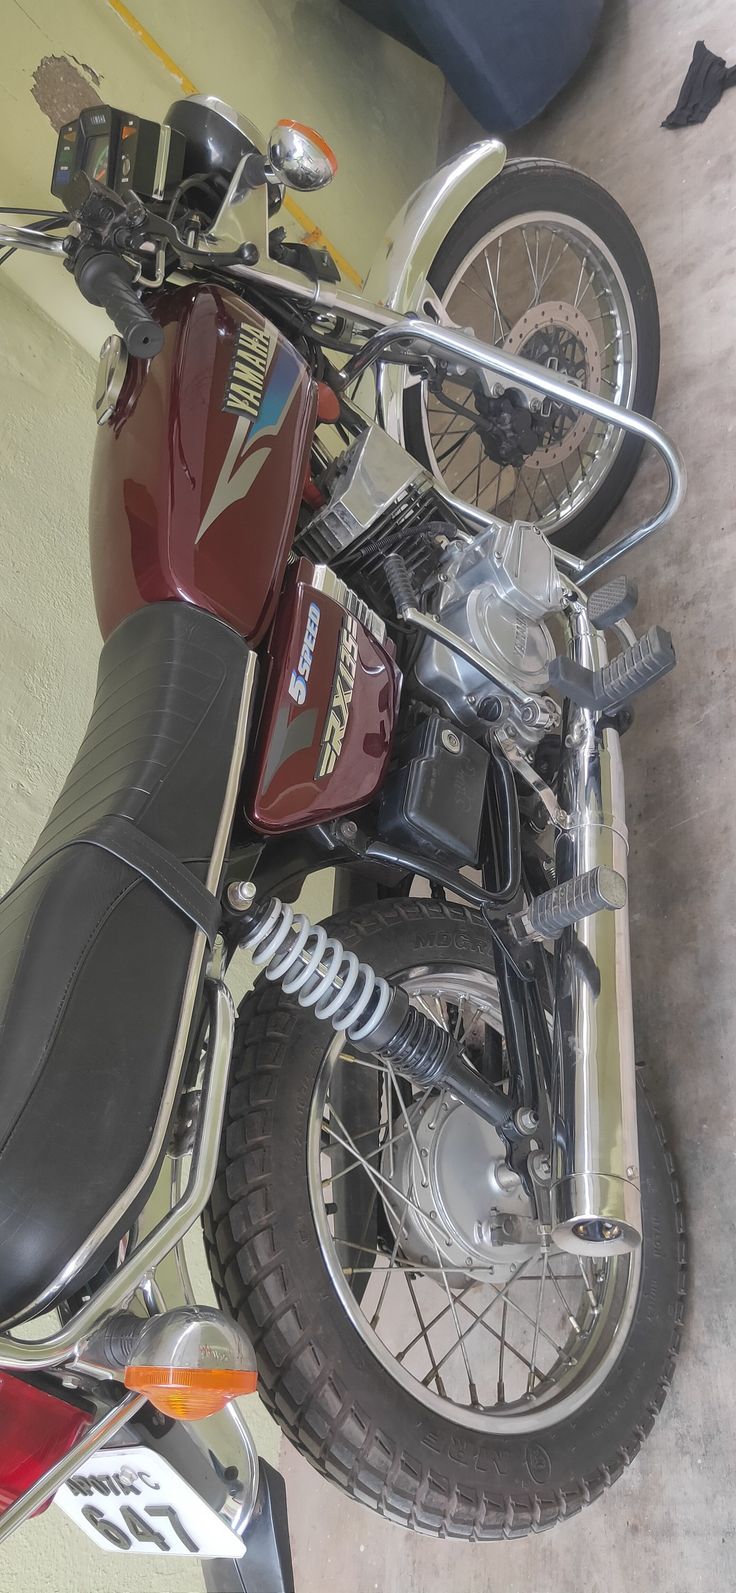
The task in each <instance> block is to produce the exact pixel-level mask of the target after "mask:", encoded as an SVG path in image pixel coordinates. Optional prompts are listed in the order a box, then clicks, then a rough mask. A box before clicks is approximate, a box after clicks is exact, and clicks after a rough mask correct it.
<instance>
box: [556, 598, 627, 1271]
mask: <svg viewBox="0 0 736 1593" xmlns="http://www.w3.org/2000/svg"><path fill="white" fill-rule="evenodd" d="M568 617H569V621H570V625H571V637H570V643H569V645H570V652H571V655H572V657H573V658H574V659H575V660H576V662H577V663H579V664H582V665H584V666H585V667H586V668H589V669H599V668H601V666H602V665H603V664H604V663H605V662H606V658H607V654H606V647H605V642H604V640H603V637H602V636H601V635H600V633H599V632H597V631H595V630H594V629H593V628H592V626H591V624H590V622H589V620H588V615H587V607H586V604H585V600H584V599H582V600H573V602H572V604H571V605H570V610H569V616H568ZM558 794H559V798H560V802H561V804H562V806H563V808H565V810H566V811H567V813H568V815H569V820H568V823H567V825H566V827H565V829H564V830H561V831H560V833H559V835H558V837H557V842H556V860H557V879H558V880H559V881H560V882H561V883H562V882H564V881H566V880H569V879H573V878H575V877H576V876H579V875H581V874H584V873H586V872H587V870H588V869H591V868H595V867H597V866H598V865H599V864H603V865H604V866H605V867H607V868H612V869H614V870H615V871H616V872H617V873H618V874H621V875H623V878H624V879H627V874H628V868H627V854H628V837H627V831H626V823H625V799H624V779H623V762H622V758H621V746H620V738H619V735H618V732H617V731H615V730H613V729H610V728H607V729H602V728H601V725H600V722H599V720H598V718H597V716H596V715H595V714H593V713H591V712H589V711H588V710H587V709H584V708H578V707H575V706H574V705H572V704H570V705H569V708H568V713H567V719H566V722H565V723H564V724H563V756H562V765H561V777H560V788H559V793H558ZM552 1121H553V1169H552V1190H551V1208H552V1234H553V1238H554V1241H555V1243H556V1244H557V1245H559V1246H560V1248H561V1249H563V1250H570V1251H573V1252H574V1253H576V1254H578V1255H582V1256H585V1255H605V1256H609V1255H612V1254H620V1253H623V1252H626V1251H628V1250H631V1249H634V1248H636V1246H637V1245H638V1244H639V1243H640V1241H641V1197H640V1186H639V1170H638V1169H639V1153H638V1134H637V1119H636V1073H635V1053H634V1019H633V1004H632V992H631V964H630V952H629V916H628V908H627V907H626V906H624V907H620V908H617V910H616V911H615V912H612V913H608V912H599V913H594V914H593V915H592V916H591V917H589V918H585V919H583V920H582V921H581V922H580V923H578V924H576V925H575V926H574V927H573V928H570V929H567V930H565V931H564V932H563V934H562V936H561V937H560V939H559V940H558V942H557V945H556V948H555V1031H554V1075H553V1091H552ZM604 1224H606V1225H608V1231H609V1234H610V1237H609V1238H607V1239H606V1238H605V1237H604V1229H603V1226H602V1225H604Z"/></svg>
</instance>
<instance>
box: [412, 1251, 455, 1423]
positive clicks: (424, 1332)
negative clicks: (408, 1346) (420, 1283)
mask: <svg viewBox="0 0 736 1593" xmlns="http://www.w3.org/2000/svg"><path fill="white" fill-rule="evenodd" d="M406 1283H407V1288H408V1290H409V1294H410V1295H411V1300H412V1304H413V1306H414V1310H415V1311H416V1314H417V1321H418V1323H419V1327H420V1329H421V1331H420V1334H419V1337H420V1338H421V1339H423V1340H424V1343H425V1344H426V1346H427V1354H428V1356H429V1359H430V1362H431V1366H432V1380H433V1381H434V1384H435V1387H436V1389H437V1393H438V1394H439V1395H440V1398H441V1399H447V1392H446V1389H445V1385H444V1383H443V1381H442V1378H441V1377H440V1368H439V1366H438V1365H437V1361H436V1360H435V1355H434V1350H433V1349H432V1345H431V1343H430V1338H429V1331H428V1329H427V1328H426V1326H425V1323H424V1317H423V1316H422V1313H421V1310H420V1307H419V1301H418V1299H417V1295H416V1289H415V1288H414V1284H413V1282H412V1279H411V1275H410V1273H408V1272H407V1274H406ZM446 1310H447V1307H445V1310H444V1311H443V1312H442V1315H443V1316H444V1315H445V1312H446ZM437 1320H438V1318H436V1317H435V1321H437ZM440 1365H441V1363H440ZM423 1381H424V1382H426V1378H424V1379H423Z"/></svg>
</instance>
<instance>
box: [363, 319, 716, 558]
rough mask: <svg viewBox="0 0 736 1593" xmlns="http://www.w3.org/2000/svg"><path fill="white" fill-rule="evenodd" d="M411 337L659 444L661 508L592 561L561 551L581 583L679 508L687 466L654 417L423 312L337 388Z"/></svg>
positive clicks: (372, 345)
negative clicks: (663, 472)
mask: <svg viewBox="0 0 736 1593" xmlns="http://www.w3.org/2000/svg"><path fill="white" fill-rule="evenodd" d="M365 313H366V318H367V317H368V314H369V307H366V312H365ZM407 338H408V339H410V340H411V342H412V343H413V344H414V345H416V346H419V347H421V346H422V345H426V346H427V347H429V348H430V349H440V350H441V351H442V352H443V353H445V354H451V355H454V356H455V357H456V358H457V359H459V360H462V361H464V362H465V363H466V364H469V365H478V366H480V367H481V368H482V369H484V370H489V371H494V372H495V373H496V374H497V375H498V376H504V377H505V378H506V379H507V381H510V382H514V383H516V384H517V385H518V386H520V387H531V388H534V389H535V390H536V391H537V392H539V393H544V394H546V395H547V396H548V397H550V398H555V399H557V400H558V402H561V403H564V404H569V405H570V406H571V408H573V409H581V410H583V412H584V413H585V414H589V415H594V416H595V417H596V418H597V419H598V420H603V421H606V422H607V423H608V424H609V425H611V426H618V427H620V428H621V429H622V430H623V431H630V432H633V433H634V435H635V436H637V437H641V438H642V440H643V441H644V442H649V443H651V444H652V446H653V447H654V448H656V450H657V452H658V454H659V455H660V457H661V458H662V459H663V460H664V463H665V466H666V468H667V494H666V496H665V499H664V501H663V503H662V505H661V507H660V509H659V510H658V511H657V513H656V514H655V515H652V516H651V518H650V519H649V520H645V522H644V524H643V525H640V526H636V527H634V528H633V529H632V530H631V531H626V532H624V533H623V535H622V536H620V537H619V538H618V539H617V540H616V541H615V542H612V543H611V545H610V547H607V548H602V549H601V551H600V553H595V554H593V556H592V558H590V559H586V560H584V561H583V560H578V559H572V557H571V556H570V555H569V554H568V555H562V557H561V558H560V563H561V565H562V566H563V568H565V569H568V570H571V571H572V573H574V576H575V580H576V582H577V584H578V585H579V586H585V585H587V583H588V582H589V581H590V580H592V579H593V577H594V576H595V575H599V574H600V572H601V570H605V569H607V568H608V566H609V565H610V564H613V563H614V561H615V560H617V559H620V558H621V557H622V555H623V554H625V553H629V552H630V551H631V549H632V548H634V547H636V546H637V545H638V544H639V543H640V542H643V541H644V540H645V538H646V537H649V536H651V535H652V533H653V532H654V531H658V530H659V527H660V526H662V525H665V523H666V522H667V521H668V520H669V519H671V517H672V515H673V514H674V513H675V512H676V510H677V509H678V508H679V506H680V504H681V503H682V500H683V498H684V495H685V485H686V472H685V464H684V461H683V458H682V455H681V453H680V451H679V449H678V448H677V447H676V446H675V444H674V443H672V442H670V440H669V438H668V437H666V436H665V433H664V432H663V431H662V430H661V428H660V427H659V426H657V425H656V424H655V422H654V421H653V420H648V419H647V418H646V417H645V416H644V415H637V414H636V413H635V412H634V411H633V410H629V409H622V408H620V407H619V406H618V405H616V404H611V403H609V401H608V399H606V398H599V397H598V395H597V393H589V392H587V391H586V389H585V388H581V387H575V386H573V384H572V383H571V382H567V381H565V379H564V377H561V376H557V375H555V373H554V372H552V371H549V370H547V369H546V368H543V367H541V366H539V365H534V364H533V363H532V361H531V360H525V359H520V358H519V356H518V355H516V354H507V353H506V352H505V351H504V350H503V349H501V348H494V347H493V346H491V345H490V344H487V343H481V342H480V340H479V339H478V338H475V337H469V336H468V334H467V333H466V332H461V331H456V330H455V328H454V327H450V326H437V325H435V323H434V322H433V321H428V320H424V319H423V318H421V317H419V316H403V317H401V318H400V319H397V320H396V321H395V322H394V323H393V324H392V325H391V326H382V327H380V328H379V329H378V330H377V331H376V332H374V333H373V334H372V335H371V337H369V338H368V339H367V340H366V342H365V344H364V345H363V347H362V348H361V349H359V350H358V351H357V353H355V354H353V356H352V358H351V359H349V360H348V362H347V364H346V365H345V366H344V367H343V369H342V371H341V372H340V376H339V380H338V383H337V385H338V389H339V390H340V391H344V390H345V388H347V387H349V386H350V385H351V384H352V383H353V382H355V381H357V379H358V377H359V376H362V375H363V373H364V371H366V370H367V369H368V368H369V366H371V365H373V364H375V363H376V361H377V360H380V359H381V358H382V357H385V354H386V350H387V348H389V347H390V345H391V344H393V343H395V342H396V341H397V340H398V339H404V340H405V339H407ZM444 496H446V497H447V498H448V501H453V500H452V499H451V497H450V496H449V495H447V494H444ZM454 502H455V504H456V506H457V507H458V508H459V509H460V510H461V511H462V512H463V513H464V514H465V515H466V517H469V518H471V519H475V521H476V523H478V522H481V523H485V521H486V519H487V520H488V521H489V523H490V521H491V517H490V516H485V515H483V511H482V510H475V509H470V510H469V508H468V506H467V505H465V504H463V503H462V501H461V500H459V499H455V500H454ZM555 551H556V550H555Z"/></svg>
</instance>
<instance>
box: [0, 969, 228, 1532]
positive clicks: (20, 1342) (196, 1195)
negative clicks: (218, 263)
mask: <svg viewBox="0 0 736 1593" xmlns="http://www.w3.org/2000/svg"><path fill="white" fill-rule="evenodd" d="M207 993H208V996H209V998H210V1000H211V1003H212V1010H211V1016H210V1037H209V1046H208V1052H209V1055H208V1060H207V1067H206V1070H205V1075H204V1080H203V1084H202V1106H201V1111H200V1117H199V1127H198V1130H197V1138H196V1140H195V1143H194V1148H193V1150H192V1161H191V1167H190V1171H189V1179H188V1182H187V1187H186V1190H185V1192H184V1195H183V1197H182V1199H181V1200H180V1201H179V1202H178V1204H177V1205H176V1206H175V1207H174V1208H173V1210H171V1211H169V1212H168V1213H167V1214H166V1215H165V1216H164V1217H163V1218H162V1220H161V1221H160V1222H159V1223H157V1225H156V1227H155V1228H153V1229H152V1231H151V1233H149V1234H147V1236H146V1238H145V1239H144V1240H143V1241H142V1243H141V1244H140V1245H138V1246H137V1247H136V1248H135V1249H134V1250H132V1251H131V1252H130V1255H129V1256H127V1258H126V1260H125V1261H124V1262H123V1265H122V1266H121V1267H118V1269H117V1271H116V1272H113V1274H112V1276H111V1277H109V1278H108V1279H107V1282H106V1283H103V1285H102V1288H100V1289H98V1290H97V1292H96V1294H94V1295H93V1296H92V1298H91V1300H89V1301H88V1302H87V1304H86V1305H85V1306H83V1307H82V1310H81V1311H78V1312H77V1314H76V1316H74V1317H72V1318H71V1321H69V1322H67V1324H66V1326H65V1327H63V1328H61V1329H59V1331H58V1332H57V1333H52V1334H50V1335H49V1337H48V1338H44V1339H16V1338H12V1337H10V1336H9V1335H7V1336H5V1337H2V1338H0V1367H1V1366H7V1367H13V1368H15V1369H16V1370H17V1371H22V1370H23V1369H24V1368H25V1369H26V1370H28V1369H31V1368H36V1369H37V1370H38V1369H40V1368H43V1367H49V1366H58V1365H59V1364H60V1363H61V1362H62V1361H67V1360H69V1359H70V1357H71V1356H72V1355H74V1354H76V1353H77V1352H80V1353H81V1354H82V1357H83V1350H84V1343H85V1340H86V1339H87V1338H88V1337H89V1335H90V1333H91V1332H92V1329H93V1328H94V1327H96V1325H97V1324H98V1322H99V1321H100V1320H101V1318H102V1317H103V1316H106V1315H107V1313H108V1311H115V1310H117V1309H119V1307H120V1306H122V1305H125V1304H126V1303H127V1301H129V1300H130V1299H131V1297H132V1295H133V1294H134V1293H135V1291H136V1289H137V1288H138V1286H139V1284H140V1282H141V1280H142V1278H144V1277H145V1276H146V1275H147V1274H148V1273H150V1272H152V1271H154V1269H155V1268H156V1267H157V1266H158V1265H159V1263H160V1262H161V1261H163V1258H164V1256H166V1255H168V1253H169V1251H170V1250H171V1249H172V1248H173V1246H174V1245H177V1244H178V1243H179V1241H180V1240H181V1239H183V1238H184V1235H185V1233H187V1232H188V1230H189V1228H191V1226H192V1223H193V1222H195V1221H196V1218H197V1217H198V1216H199V1214H200V1212H201V1211H202V1209H203V1207H204V1206H205V1204H206V1202H207V1200H208V1199H209V1195H210V1191H211V1189H212V1185H213V1183H214V1181H215V1173H216V1171H217V1158H218V1154H219V1149H220V1134H221V1131H222V1122H223V1117H224V1114H225V1097H226V1095H227V1085H228V1079H229V1077H230V1058H231V1054H232V1045H233V1035H234V1033H235V1007H234V1005H233V999H232V996H231V995H230V991H229V990H228V988H227V985H225V984H223V983H222V982H221V981H220V980H210V981H209V982H208V986H207ZM0 1519H1V1518H0Z"/></svg>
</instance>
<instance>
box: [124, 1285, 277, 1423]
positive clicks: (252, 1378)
mask: <svg viewBox="0 0 736 1593" xmlns="http://www.w3.org/2000/svg"><path fill="white" fill-rule="evenodd" d="M123 1381H124V1383H125V1386H126V1388H130V1389H133V1390H134V1391H135V1392H136V1393H137V1394H144V1395H145V1397H146V1399H147V1400H150V1403H151V1404H152V1405H155V1407H156V1410H160V1411H161V1412H162V1414H163V1415H164V1416H173V1417H175V1418H176V1419H177V1420H178V1421H190V1422H191V1421H199V1420H200V1419H201V1418H202V1417H203V1416H212V1415H214V1413H215V1411H218V1410H222V1408H223V1406H224V1405H227V1402H228V1400H230V1399H235V1398H236V1397H237V1395H238V1394H252V1393H253V1392H254V1389H255V1387H256V1383H257V1381H258V1379H257V1373H256V1359H255V1355H254V1353H253V1346H252V1344H251V1342H250V1339H249V1338H248V1335H247V1333H245V1332H244V1331H243V1329H242V1328H241V1327H239V1326H238V1324H237V1322H231V1321H229V1320H227V1319H226V1318H225V1317H224V1316H223V1314H222V1312H221V1311H215V1310H212V1309H211V1308H210V1307H209V1306H200V1305H197V1306H178V1307H177V1308H176V1309H175V1310H173V1311H165V1312H163V1313H162V1315H161V1316H154V1317H151V1319H150V1321H149V1322H146V1323H145V1324H144V1325H143V1326H142V1327H141V1329H140V1332H139V1333H138V1334H137V1335H136V1338H135V1342H134V1344H133V1346H132V1353H131V1356H130V1361H129V1363H128V1365H127V1366H126V1368H125V1373H124V1376H123Z"/></svg>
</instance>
